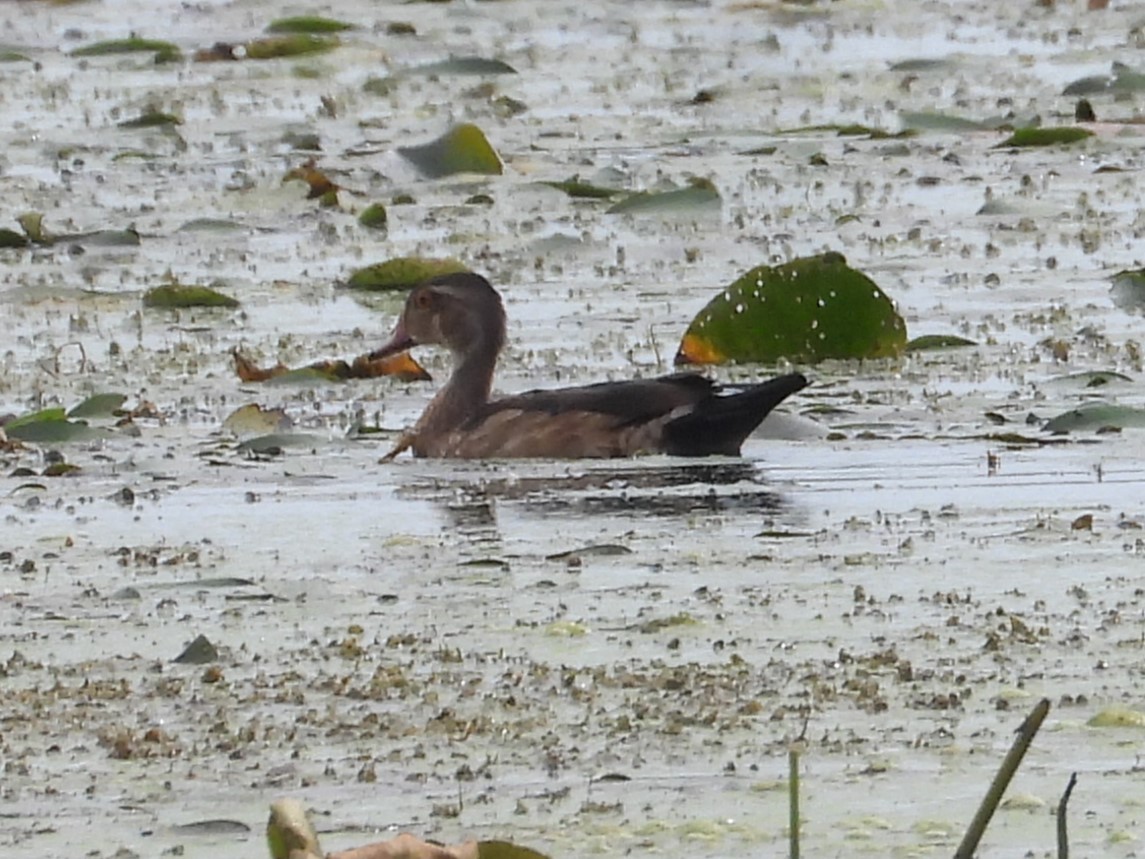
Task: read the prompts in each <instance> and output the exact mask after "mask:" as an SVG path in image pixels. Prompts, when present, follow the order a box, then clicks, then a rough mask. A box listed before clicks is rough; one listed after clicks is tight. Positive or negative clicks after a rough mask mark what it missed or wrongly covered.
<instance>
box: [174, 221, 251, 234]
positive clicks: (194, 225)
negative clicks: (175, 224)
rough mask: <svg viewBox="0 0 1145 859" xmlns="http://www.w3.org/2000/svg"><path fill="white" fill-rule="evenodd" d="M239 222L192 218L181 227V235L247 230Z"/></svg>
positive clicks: (179, 230)
mask: <svg viewBox="0 0 1145 859" xmlns="http://www.w3.org/2000/svg"><path fill="white" fill-rule="evenodd" d="M245 229H246V227H244V226H243V225H242V224H240V223H239V222H238V221H228V220H226V219H225V218H192V219H191V220H190V221H187V222H186V223H185V224H183V226H181V227H179V229H178V230H177V232H180V233H196V232H203V233H230V232H239V231H240V230H245Z"/></svg>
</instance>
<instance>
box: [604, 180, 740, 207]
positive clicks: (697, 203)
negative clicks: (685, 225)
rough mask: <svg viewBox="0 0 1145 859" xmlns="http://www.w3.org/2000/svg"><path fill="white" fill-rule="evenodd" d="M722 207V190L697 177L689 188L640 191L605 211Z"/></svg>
mask: <svg viewBox="0 0 1145 859" xmlns="http://www.w3.org/2000/svg"><path fill="white" fill-rule="evenodd" d="M719 207H720V192H719V191H717V190H716V186H715V185H713V184H712V183H711V182H709V181H708V180H707V179H701V178H699V177H695V178H693V179H691V180H690V182H689V185H688V187H687V188H676V189H673V190H671V191H655V192H640V193H638V194H633V195H632V196H630V197H625V198H624V199H623V200H621V201H620V202H619V203H616V204H615V205H613V206H612V207H610V208H609V209H607V210H606V211H605V214H607V215H620V214H647V213H655V212H688V211H697V210H713V209H719Z"/></svg>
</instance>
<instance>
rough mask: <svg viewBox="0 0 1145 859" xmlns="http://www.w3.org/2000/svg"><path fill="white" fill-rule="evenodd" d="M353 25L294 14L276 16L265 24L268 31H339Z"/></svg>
mask: <svg viewBox="0 0 1145 859" xmlns="http://www.w3.org/2000/svg"><path fill="white" fill-rule="evenodd" d="M353 29H354V25H353V24H348V23H346V22H345V21H337V20H335V19H333V18H323V17H321V16H320V15H296V16H294V17H291V18H278V19H276V20H274V21H271V22H270V23H269V24H267V25H266V32H268V33H341V32H342V31H344V30H353Z"/></svg>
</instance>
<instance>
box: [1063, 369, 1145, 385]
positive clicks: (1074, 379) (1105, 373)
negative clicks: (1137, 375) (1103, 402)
mask: <svg viewBox="0 0 1145 859" xmlns="http://www.w3.org/2000/svg"><path fill="white" fill-rule="evenodd" d="M1132 382H1133V380H1132V379H1131V378H1129V377H1128V376H1126V375H1125V374H1124V373H1117V372H1114V371H1113V370H1085V371H1083V372H1081V373H1068V374H1066V375H1064V376H1056V377H1054V378H1053V379H1050V381H1049V382H1048V383H1047V384H1049V385H1052V386H1054V387H1056V388H1074V389H1078V390H1085V389H1093V388H1104V387H1105V386H1107V385H1125V384H1131V383H1132Z"/></svg>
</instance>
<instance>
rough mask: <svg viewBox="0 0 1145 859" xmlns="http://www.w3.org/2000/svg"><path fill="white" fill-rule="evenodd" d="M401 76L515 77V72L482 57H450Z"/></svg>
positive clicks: (499, 62) (506, 64)
mask: <svg viewBox="0 0 1145 859" xmlns="http://www.w3.org/2000/svg"><path fill="white" fill-rule="evenodd" d="M401 74H403V75H433V76H441V75H515V74H517V70H516V69H515V68H513V67H512V66H511V65H509V64H508V63H503V62H501V61H500V60H487V59H485V58H484V57H450V58H449V59H448V60H440V61H438V62H434V63H426V64H425V65H424V66H415V67H414V68H412V69H405V70H403V71H402V72H401Z"/></svg>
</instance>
